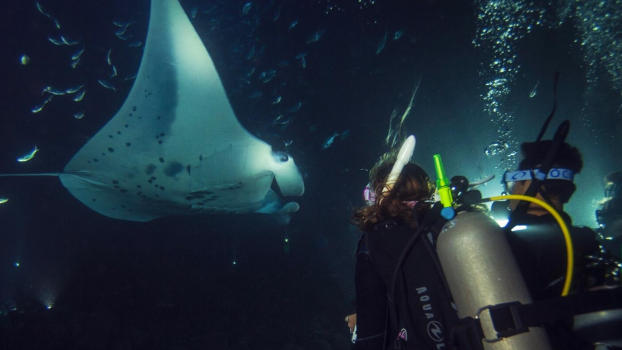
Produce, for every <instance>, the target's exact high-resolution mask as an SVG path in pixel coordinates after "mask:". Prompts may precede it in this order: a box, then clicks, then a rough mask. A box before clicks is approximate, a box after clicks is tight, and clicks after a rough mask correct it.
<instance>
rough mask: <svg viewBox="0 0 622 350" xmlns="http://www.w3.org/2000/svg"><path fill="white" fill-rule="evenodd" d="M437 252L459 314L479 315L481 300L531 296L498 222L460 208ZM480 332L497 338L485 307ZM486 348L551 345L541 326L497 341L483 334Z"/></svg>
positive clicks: (486, 302)
mask: <svg viewBox="0 0 622 350" xmlns="http://www.w3.org/2000/svg"><path fill="white" fill-rule="evenodd" d="M436 249H437V253H438V257H439V260H440V263H441V267H442V269H443V273H444V274H445V277H446V279H447V283H448V284H449V289H450V290H451V295H452V297H453V299H454V302H455V304H456V307H457V309H458V316H459V317H461V318H462V317H467V316H470V317H477V316H478V315H477V313H478V310H480V308H482V307H484V306H489V305H495V304H499V303H505V302H512V301H519V302H521V303H530V302H531V297H530V296H529V292H528V291H527V287H526V286H525V282H524V281H523V277H522V275H521V273H520V270H519V268H518V265H517V264H516V261H515V260H514V256H513V255H512V251H511V249H510V246H509V244H508V242H507V239H506V237H505V234H504V233H503V231H502V230H501V228H500V227H499V226H498V225H497V224H496V223H495V222H494V221H493V220H492V219H491V218H489V217H488V216H486V215H485V214H483V213H479V212H461V213H459V214H458V215H456V217H455V218H454V219H452V220H450V221H449V222H448V223H447V224H445V226H443V229H442V230H441V233H440V235H439V237H438V241H437V247H436ZM479 319H480V322H481V325H482V330H483V332H484V336H485V337H486V338H488V339H494V338H496V333H495V332H494V328H493V326H492V322H491V320H490V314H489V313H488V311H483V312H481V313H480V315H479ZM482 342H483V345H484V349H486V350H493V349H494V350H501V349H503V350H509V349H520V350H532V349H539V350H541V349H543V350H546V349H551V346H550V344H549V341H548V337H547V335H546V332H545V331H544V329H542V328H539V327H538V328H529V332H525V333H521V334H516V335H514V336H511V337H508V338H503V339H501V340H499V341H496V342H487V341H484V340H482Z"/></svg>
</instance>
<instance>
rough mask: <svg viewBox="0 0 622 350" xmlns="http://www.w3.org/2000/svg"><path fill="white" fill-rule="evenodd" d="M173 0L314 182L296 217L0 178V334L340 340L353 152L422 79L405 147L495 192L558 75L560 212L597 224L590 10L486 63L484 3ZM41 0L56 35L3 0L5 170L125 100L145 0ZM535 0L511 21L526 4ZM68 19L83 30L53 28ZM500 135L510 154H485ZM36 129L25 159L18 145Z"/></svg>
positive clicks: (93, 125) (118, 339)
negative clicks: (128, 199) (121, 214)
mask: <svg viewBox="0 0 622 350" xmlns="http://www.w3.org/2000/svg"><path fill="white" fill-rule="evenodd" d="M181 3H182V6H183V7H184V9H185V10H186V12H187V13H188V14H189V15H190V16H192V14H193V13H195V12H196V16H195V17H194V16H193V17H194V18H193V19H192V23H193V25H194V26H195V28H196V30H197V32H198V33H199V35H200V36H201V38H202V40H203V41H204V44H205V46H206V47H207V49H208V51H209V53H210V55H211V57H212V59H213V60H214V62H215V64H216V67H217V69H218V71H219V74H220V76H221V79H222V81H223V84H224V86H225V89H226V90H227V93H228V96H229V99H230V101H231V104H232V106H233V109H234V110H235V112H236V115H237V117H238V119H239V120H240V122H241V123H242V124H243V125H244V126H245V127H246V128H247V129H248V130H249V131H250V132H251V133H253V134H254V135H256V136H258V137H259V138H261V139H262V140H264V141H266V142H268V143H270V144H271V145H272V146H273V147H274V148H276V149H282V150H286V151H287V152H289V153H290V154H292V156H293V157H294V158H295V159H296V163H297V165H298V167H299V169H300V170H301V172H302V173H303V175H304V179H305V185H306V193H305V195H304V196H303V197H302V198H301V199H300V200H299V202H300V204H301V210H300V212H299V213H297V214H295V215H293V216H292V220H291V222H290V223H289V224H288V225H282V224H279V223H278V222H276V220H274V218H271V217H269V216H262V215H251V214H247V215H218V216H188V217H168V218H162V219H157V220H155V221H152V222H149V223H131V222H125V221H119V220H114V219H110V218H107V217H104V216H102V215H99V214H97V213H95V212H93V211H91V210H89V209H88V208H86V207H84V206H83V205H82V204H81V203H79V202H78V201H77V200H75V199H74V198H73V197H72V196H71V195H70V194H69V193H68V192H67V191H66V190H65V189H64V188H63V187H62V186H61V185H60V183H59V181H58V180H57V179H55V178H1V179H0V198H8V199H9V201H8V202H7V203H5V204H1V205H0V225H1V226H0V349H5V348H6V349H33V348H39V349H60V348H63V349H74V348H75V349H147V348H150V349H160V348H162V349H199V348H202V349H205V348H209V349H344V348H347V347H348V344H349V343H348V341H349V340H348V338H349V334H348V332H347V329H346V328H345V325H344V323H343V317H344V316H345V315H346V314H347V313H350V312H351V311H352V307H353V305H352V297H353V291H352V280H353V278H352V272H353V252H354V248H355V245H356V242H357V239H358V233H357V232H356V230H355V229H354V228H353V227H352V226H351V225H350V224H349V217H350V215H351V213H352V210H353V209H354V208H356V207H357V206H359V205H362V201H361V198H360V197H361V191H362V188H363V187H364V185H365V183H366V182H367V172H366V171H365V169H367V168H369V167H371V165H372V164H373V162H374V161H375V160H376V158H377V157H378V156H379V155H380V154H382V153H383V152H385V151H386V150H388V146H387V145H386V144H385V141H384V140H385V136H386V135H387V132H388V129H389V117H390V115H391V112H392V110H394V109H395V110H396V111H397V113H398V114H399V115H401V114H402V112H403V111H404V109H405V108H406V106H407V104H408V101H409V99H410V97H411V92H412V89H413V87H414V85H415V84H416V83H417V81H418V80H421V85H420V88H419V90H418V93H417V95H416V98H415V103H414V107H413V111H412V112H411V113H410V115H409V116H408V118H407V120H406V122H405V124H404V127H403V132H404V133H415V134H416V135H417V149H416V152H415V158H416V160H417V162H419V163H420V164H422V166H423V167H424V168H425V169H426V170H428V171H429V172H430V173H432V170H433V167H432V164H433V163H432V154H433V153H441V154H442V155H443V158H444V161H445V164H446V167H447V171H448V173H449V174H450V175H457V174H463V175H466V176H468V177H469V178H471V179H473V180H476V179H479V178H484V177H486V176H488V175H491V174H496V175H497V178H496V179H495V180H494V183H493V184H491V185H489V186H487V187H484V188H482V190H483V192H484V194H487V195H492V194H498V193H499V192H500V191H501V186H500V184H499V182H498V179H499V176H500V175H501V174H502V172H503V170H504V169H505V168H506V167H511V166H514V165H515V156H514V155H512V152H514V151H517V150H518V149H517V145H518V144H519V143H520V142H522V141H528V140H533V139H535V137H536V135H537V131H538V130H539V128H540V125H541V123H542V121H543V120H544V118H545V117H546V115H548V113H549V111H550V108H551V106H552V103H553V74H554V72H555V71H559V72H561V79H560V85H559V91H558V100H559V107H558V111H557V114H556V117H555V119H554V120H553V123H552V127H551V130H549V132H548V134H547V137H550V136H551V135H552V132H553V131H554V128H555V127H556V126H557V125H558V124H559V123H560V122H561V121H562V120H563V119H569V120H570V121H571V124H572V126H571V132H570V135H569V138H568V140H567V141H568V142H569V143H572V144H574V145H577V146H578V147H579V148H580V149H581V150H582V151H583V154H584V162H585V168H584V171H583V172H582V174H581V175H580V176H579V178H578V182H577V183H578V186H579V190H578V191H577V193H576V195H575V196H574V197H573V199H572V201H571V204H570V206H569V207H568V210H569V212H570V214H571V215H572V216H573V217H574V219H575V222H578V223H579V224H583V225H588V226H594V225H595V221H594V216H593V210H594V209H595V207H596V202H597V201H598V200H599V199H601V198H602V188H603V187H602V178H603V176H605V175H606V174H607V173H608V172H611V171H614V170H620V167H621V166H622V163H621V162H620V160H621V159H620V153H619V152H617V151H616V150H618V149H620V140H622V125H621V109H620V106H621V105H620V102H621V98H620V81H619V78H620V76H619V74H621V73H620V67H621V66H622V65H620V64H619V62H618V63H616V61H615V60H614V61H612V60H609V61H607V60H605V59H602V60H598V59H595V58H594V57H595V56H594V55H596V53H598V54H599V55H600V54H601V53H602V52H613V51H612V50H613V49H619V45H618V46H615V45H614V46H613V47H612V46H611V45H609V46H607V45H606V43H605V42H600V43H597V44H595V45H596V46H589V45H587V44H586V45H581V42H582V41H585V40H587V41H589V40H588V39H590V38H591V39H590V40H593V41H594V40H596V41H597V39H599V40H600V39H602V38H606V36H603V37H597V38H596V39H594V38H592V37H590V38H587V37H586V35H587V34H586V30H585V28H581V27H580V26H579V25H577V24H576V23H577V21H578V20H577V19H578V18H580V15H585V16H588V15H589V13H588V12H589V11H587V10H586V9H573V11H574V12H572V13H574V15H570V16H569V17H568V16H566V17H563V16H562V14H561V10H562V8H561V5H560V7H559V8H542V9H539V10H541V11H543V16H542V23H540V24H535V25H534V26H533V29H531V30H530V31H529V33H527V34H524V37H521V38H519V39H516V40H514V41H512V42H511V45H510V48H511V50H512V52H511V54H512V55H516V58H515V60H514V62H513V63H508V65H509V67H508V68H512V69H513V72H514V73H512V74H511V75H508V74H506V73H503V72H502V73H503V74H502V73H499V72H498V71H496V72H495V71H493V70H491V69H490V62H493V61H494V60H495V57H496V56H500V57H501V56H503V55H505V54H506V53H498V52H495V47H494V45H492V44H489V43H487V42H484V43H483V44H481V45H479V46H476V45H474V44H473V40H474V39H475V38H477V37H478V36H479V35H480V34H481V32H482V28H483V26H485V25H486V24H485V23H486V22H485V21H482V20H478V19H477V16H478V14H481V13H482V7H483V6H484V5H485V2H482V3H470V2H462V3H461V4H454V3H453V2H440V1H433V0H428V1H410V0H408V1H407V0H404V1H380V0H377V1H375V2H374V1H354V0H352V1H338V2H337V1H335V2H331V1H328V0H317V1H296V2H292V1H289V2H288V1H279V0H274V1H253V2H247V1H229V0H227V1H224V0H219V1H198V0H194V1H190V0H183V1H181ZM40 4H41V5H42V6H43V8H45V10H46V11H47V13H49V14H50V16H51V17H53V18H56V19H57V20H58V22H59V23H60V24H61V29H60V30H59V29H57V28H56V27H55V24H54V21H53V18H51V17H48V16H45V15H43V14H42V13H40V12H39V11H37V8H36V6H35V2H32V1H21V0H19V1H18V0H8V1H5V7H4V10H3V11H2V20H1V21H0V23H1V28H2V33H3V55H2V58H0V59H1V61H0V63H1V64H0V67H1V69H2V76H3V77H4V79H3V82H2V84H1V90H0V96H2V98H1V99H0V101H1V102H0V103H1V108H2V117H1V119H0V139H1V140H2V150H1V151H0V172H2V173H11V172H13V173H15V172H57V171H61V170H62V168H63V167H64V165H65V164H66V163H67V162H68V161H69V159H70V158H71V157H72V156H73V154H75V152H76V151H77V150H78V149H80V147H81V146H82V145H83V144H84V143H85V142H86V141H87V140H88V139H89V138H90V137H91V136H92V135H93V134H95V132H96V131H97V130H98V129H99V128H100V127H101V126H103V125H104V124H105V123H106V122H107V121H108V120H109V119H110V118H111V117H112V115H114V113H115V112H116V111H117V110H118V108H119V107H120V106H121V104H122V103H123V101H124V99H125V97H126V95H127V93H128V92H129V89H130V88H131V85H132V80H131V79H130V80H124V79H125V77H127V76H131V75H132V74H135V73H136V70H137V69H138V64H139V62H140V58H141V54H142V46H139V47H129V44H130V43H134V42H137V41H142V42H144V38H145V35H146V31H147V24H148V14H149V2H148V1H143V0H140V1H132V2H125V1H120V0H117V1H105V2H104V1H101V2H100V1H77V0H76V1H73V0H71V1H66V0H63V1H60V0H57V1H52V0H47V1H45V0H42V1H40ZM586 6H587V5H586ZM581 11H583V12H581ZM613 14H614V15H615V16H619V15H620V14H619V13H616V12H613ZM525 16H526V17H521V15H520V14H519V15H517V17H516V18H514V19H515V20H516V21H515V22H516V23H523V24H524V22H525V21H526V22H529V21H532V20H533V17H534V16H533V15H530V16H531V17H529V16H527V15H525ZM573 16H574V17H573ZM536 17H537V16H536ZM521 18H523V19H525V18H526V20H525V21H523V22H521V21H520V19H521ZM562 18H563V20H561V19H562ZM113 21H122V22H128V21H132V22H133V24H131V26H129V27H128V30H127V34H128V35H131V36H132V37H131V38H128V39H127V40H121V39H119V38H118V37H116V36H115V34H114V32H115V30H117V29H118V27H115V25H114V24H113ZM510 22H512V21H510ZM559 23H561V24H559ZM610 29H611V28H607V27H603V28H602V30H601V31H604V30H610ZM60 34H63V35H65V36H66V37H67V38H69V39H71V40H75V41H79V42H80V44H78V45H75V46H67V45H64V46H56V45H53V44H52V43H51V42H50V41H49V40H48V37H49V36H53V37H56V38H58V37H59V35H60ZM586 38H587V39H586ZM587 41H586V42H587ZM589 42H592V41H589ZM621 42H622V41H621ZM609 43H610V42H609ZM599 45H600V46H599ZM81 47H84V48H85V51H84V53H83V54H82V56H81V59H80V62H79V64H78V65H77V67H76V68H75V69H74V68H71V66H70V63H71V58H70V57H71V56H72V55H73V54H75V53H76V52H77V51H78V50H79V49H80V48H81ZM109 50H111V58H112V61H113V63H114V65H115V66H116V67H117V69H118V71H119V76H118V77H115V78H114V79H112V78H111V79H109V80H110V81H111V82H112V83H114V85H115V87H116V89H117V91H116V92H115V91H112V90H109V89H105V88H103V87H102V86H100V85H99V84H98V83H97V80H98V79H102V78H105V77H107V76H109V74H110V66H109V65H108V64H107V62H106V55H107V52H108V51H109ZM608 50H609V51H608ZM601 51H602V52H601ZM23 54H27V55H28V56H29V58H30V60H29V62H28V64H26V65H22V64H20V56H21V55H23ZM612 62H613V63H612ZM505 63H507V62H505ZM616 64H618V65H616ZM251 72H252V73H251ZM616 74H618V75H617V76H616ZM495 79H507V81H506V82H504V83H502V84H501V83H500V84H501V85H502V86H501V87H502V88H507V89H508V91H507V93H502V94H499V95H498V99H499V101H500V102H501V108H502V109H503V111H504V113H506V114H509V115H511V118H509V119H508V120H500V118H501V117H500V113H491V112H490V111H487V108H488V104H487V103H488V102H487V101H486V100H485V99H484V98H483V96H486V95H487V94H488V93H489V92H490V89H491V88H490V86H491V85H490V84H488V85H487V83H490V82H491V81H494V80H495ZM80 84H84V85H85V89H86V97H85V98H84V100H83V101H82V102H77V103H76V102H73V101H72V100H71V97H67V96H59V97H55V98H53V99H52V100H51V101H50V102H49V103H48V104H47V105H46V106H45V107H44V109H43V110H42V111H41V112H39V113H36V114H33V113H32V112H31V109H32V108H33V107H34V106H35V105H37V104H40V103H41V102H42V101H43V100H44V99H45V96H42V94H41V90H42V89H43V87H44V86H47V85H51V86H55V87H59V88H63V89H64V88H67V87H73V86H77V85H80ZM536 84H537V88H536V93H535V94H534V96H533V97H529V95H530V92H532V91H533V88H534V86H536ZM277 101H278V102H277ZM77 112H84V118H83V119H79V120H78V119H75V118H74V117H73V114H74V113H77ZM504 127H507V128H508V130H509V131H510V132H509V134H508V133H507V131H508V130H501V129H503V128H504ZM336 133H337V134H338V136H336V137H334V138H333V142H332V143H330V142H327V140H329V139H330V138H331V136H333V135H335V134H336ZM499 140H501V141H503V142H507V149H503V150H502V152H499V153H498V154H491V155H486V153H485V150H486V149H488V150H490V149H491V148H490V147H489V146H490V145H491V144H493V143H495V142H497V141H499ZM34 145H37V146H38V147H39V148H40V151H39V153H38V154H37V155H36V156H35V158H34V159H33V160H31V161H29V162H26V163H18V162H16V158H17V157H19V156H21V155H23V154H25V153H27V152H28V151H30V150H31V149H32V147H33V146H34ZM493 153H494V152H493ZM286 239H287V242H286Z"/></svg>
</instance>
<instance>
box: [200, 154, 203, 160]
mask: <svg viewBox="0 0 622 350" xmlns="http://www.w3.org/2000/svg"><path fill="white" fill-rule="evenodd" d="M199 161H200V162H202V161H203V155H202V154H199Z"/></svg>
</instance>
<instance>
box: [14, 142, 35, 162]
mask: <svg viewBox="0 0 622 350" xmlns="http://www.w3.org/2000/svg"><path fill="white" fill-rule="evenodd" d="M37 152H39V147H37V145H35V147H34V148H33V149H32V150H31V151H30V152H28V153H26V154H24V155H23V156H21V157H19V158H17V161H18V162H20V163H25V162H27V161H30V160H32V158H34V157H35V154H37Z"/></svg>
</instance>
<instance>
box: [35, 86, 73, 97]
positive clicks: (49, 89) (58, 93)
mask: <svg viewBox="0 0 622 350" xmlns="http://www.w3.org/2000/svg"><path fill="white" fill-rule="evenodd" d="M45 93H48V94H52V95H54V96H63V95H66V94H67V93H66V92H65V91H64V90H59V89H57V88H54V87H52V86H50V85H48V86H46V87H44V88H43V90H41V95H43V94H45Z"/></svg>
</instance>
